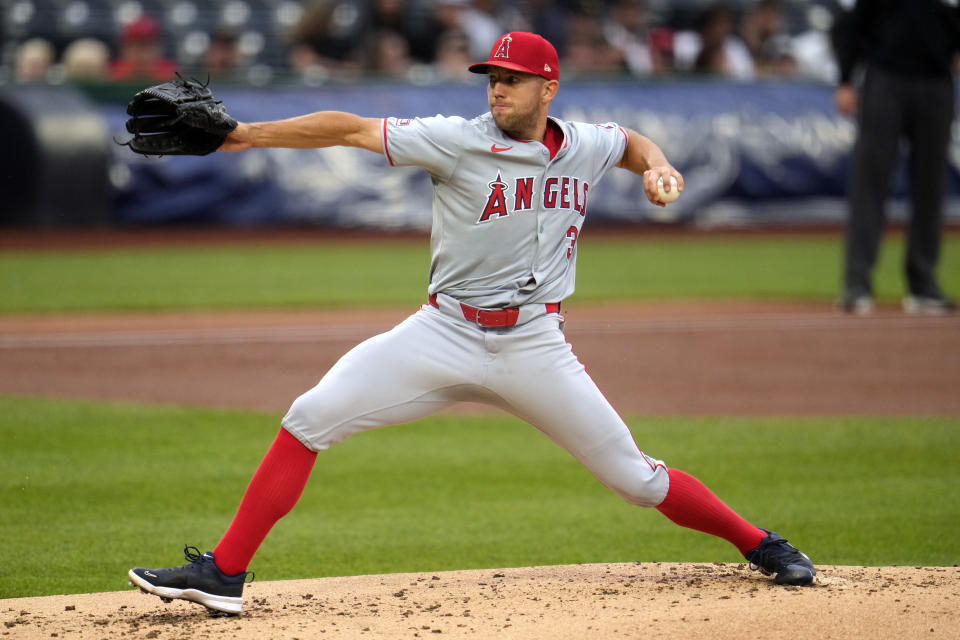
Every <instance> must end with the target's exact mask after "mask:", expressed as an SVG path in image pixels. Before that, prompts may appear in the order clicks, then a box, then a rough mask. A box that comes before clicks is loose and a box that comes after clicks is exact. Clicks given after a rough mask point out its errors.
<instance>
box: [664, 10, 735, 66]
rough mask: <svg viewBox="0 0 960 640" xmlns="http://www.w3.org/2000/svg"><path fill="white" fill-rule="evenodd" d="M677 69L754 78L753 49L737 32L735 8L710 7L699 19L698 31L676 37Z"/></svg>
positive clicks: (678, 34) (683, 32)
mask: <svg viewBox="0 0 960 640" xmlns="http://www.w3.org/2000/svg"><path fill="white" fill-rule="evenodd" d="M674 54H675V56H676V63H677V68H678V69H679V70H682V71H699V72H705V73H716V74H722V75H725V76H727V77H730V78H734V79H737V80H750V79H752V78H753V77H754V66H753V58H752V57H751V56H750V51H749V50H748V49H747V47H746V45H745V44H744V43H743V40H741V39H740V38H739V37H738V36H737V35H736V34H735V33H734V16H733V11H732V10H731V9H730V8H729V7H728V6H726V5H725V4H716V5H713V6H711V7H709V8H708V9H707V10H706V11H705V12H704V13H703V14H702V15H701V16H700V17H699V20H698V28H697V30H696V31H680V32H678V33H676V34H675V36H674Z"/></svg>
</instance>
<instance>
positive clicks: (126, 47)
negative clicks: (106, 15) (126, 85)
mask: <svg viewBox="0 0 960 640" xmlns="http://www.w3.org/2000/svg"><path fill="white" fill-rule="evenodd" d="M177 70H178V65H177V64H176V63H175V62H173V61H172V60H167V59H166V58H164V57H163V33H162V30H161V28H160V23H159V22H158V21H157V20H156V19H155V18H152V17H150V16H143V17H141V18H139V19H137V20H135V21H133V22H131V23H130V24H129V25H127V26H126V27H125V28H124V30H123V32H122V33H121V35H120V54H119V56H118V57H117V59H116V60H114V61H113V64H111V65H110V79H111V80H113V81H115V82H130V81H142V80H149V81H155V82H165V81H167V80H169V79H170V78H172V77H173V75H174V72H176V71H177Z"/></svg>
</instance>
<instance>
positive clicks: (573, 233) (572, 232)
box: [567, 227, 577, 259]
mask: <svg viewBox="0 0 960 640" xmlns="http://www.w3.org/2000/svg"><path fill="white" fill-rule="evenodd" d="M567 237H568V238H570V246H569V247H567V259H569V258H572V257H573V248H574V247H575V246H577V228H576V227H570V228H569V229H567Z"/></svg>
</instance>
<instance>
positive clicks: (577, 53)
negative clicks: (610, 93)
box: [560, 12, 623, 77]
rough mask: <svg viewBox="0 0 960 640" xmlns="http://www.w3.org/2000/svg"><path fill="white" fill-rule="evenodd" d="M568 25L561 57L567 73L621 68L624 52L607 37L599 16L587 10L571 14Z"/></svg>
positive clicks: (596, 73) (589, 74) (594, 73)
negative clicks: (615, 46) (616, 47)
mask: <svg viewBox="0 0 960 640" xmlns="http://www.w3.org/2000/svg"><path fill="white" fill-rule="evenodd" d="M567 27H568V29H569V30H568V32H567V47H566V50H565V52H564V53H563V54H561V61H560V66H561V68H562V69H564V74H566V75H569V76H570V77H578V76H581V77H597V76H602V75H614V74H618V73H620V72H621V71H622V66H621V64H622V60H623V59H622V56H621V53H620V51H618V50H617V49H615V48H614V47H613V46H611V45H610V43H609V42H607V40H606V39H605V38H604V35H603V26H602V24H601V22H600V19H599V17H598V16H596V15H594V14H591V13H587V12H578V13H574V14H571V16H570V19H569V20H568V22H567Z"/></svg>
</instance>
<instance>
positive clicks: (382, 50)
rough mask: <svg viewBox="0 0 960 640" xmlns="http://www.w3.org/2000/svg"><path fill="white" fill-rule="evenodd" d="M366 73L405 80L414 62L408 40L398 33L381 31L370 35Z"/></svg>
mask: <svg viewBox="0 0 960 640" xmlns="http://www.w3.org/2000/svg"><path fill="white" fill-rule="evenodd" d="M369 40H370V46H368V47H367V51H368V54H369V57H368V60H367V64H366V65H365V67H366V68H365V69H364V70H365V71H366V72H367V73H369V74H371V75H373V76H377V77H381V78H394V79H398V78H405V77H407V74H408V73H409V72H410V69H411V66H412V64H413V61H412V60H411V59H410V49H409V47H408V46H407V41H406V39H405V38H404V37H403V36H402V35H400V34H399V33H397V32H396V31H390V30H380V31H376V32H374V33H372V34H371V35H370V38H369Z"/></svg>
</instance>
